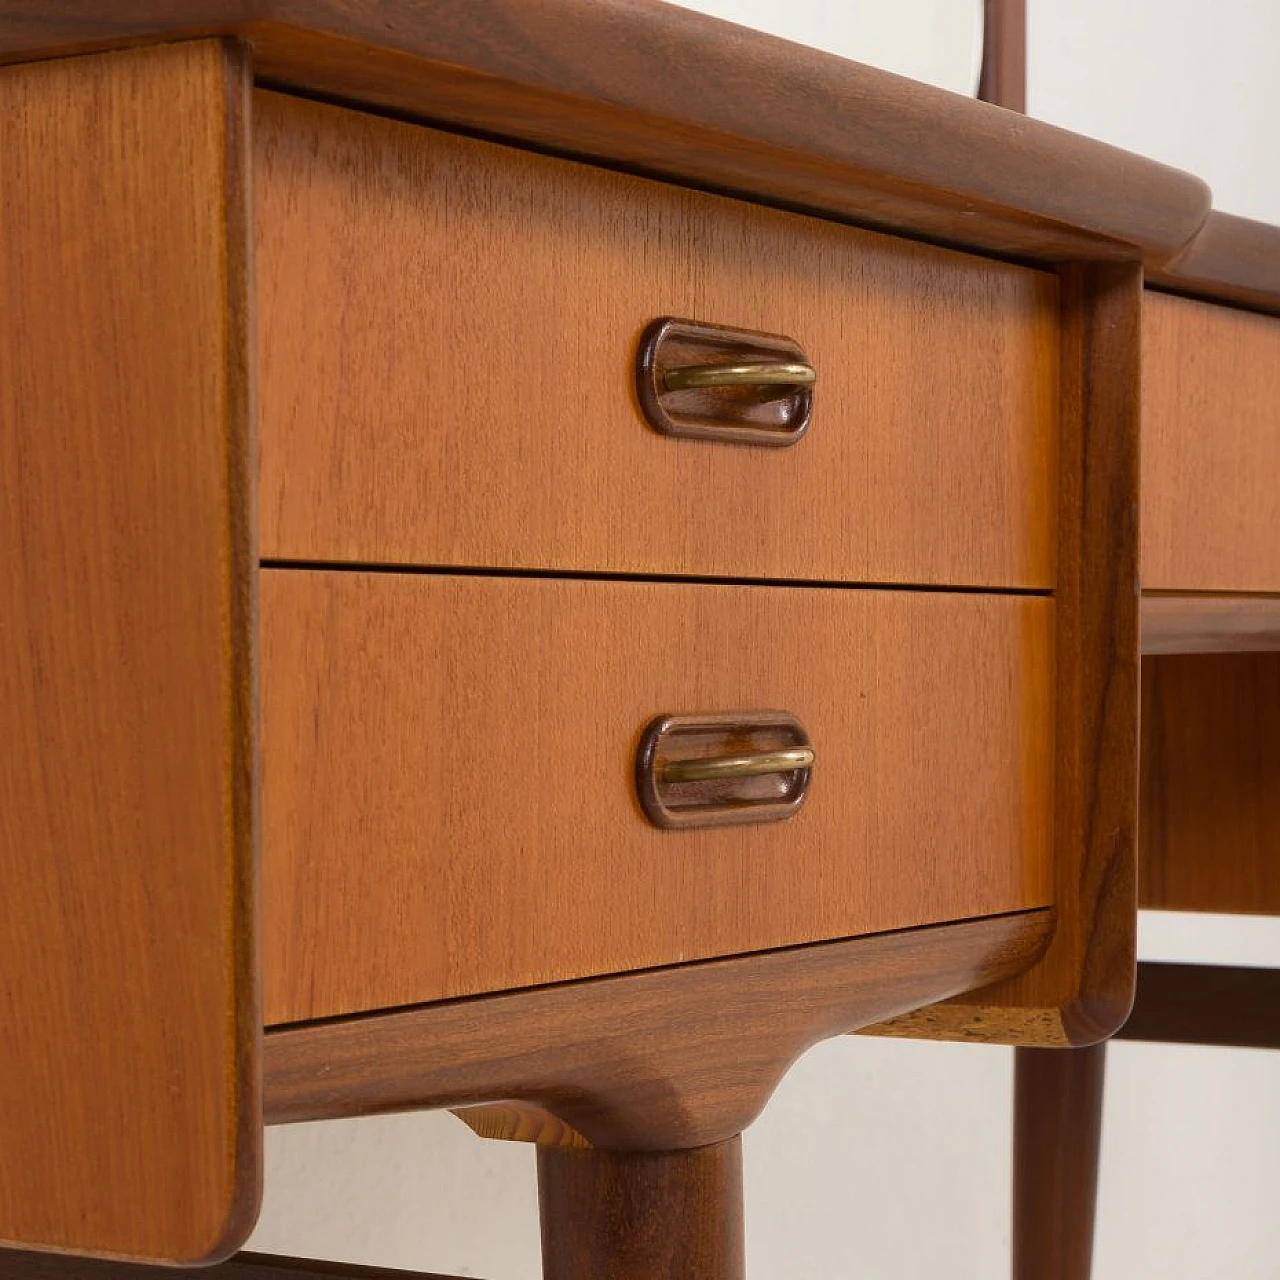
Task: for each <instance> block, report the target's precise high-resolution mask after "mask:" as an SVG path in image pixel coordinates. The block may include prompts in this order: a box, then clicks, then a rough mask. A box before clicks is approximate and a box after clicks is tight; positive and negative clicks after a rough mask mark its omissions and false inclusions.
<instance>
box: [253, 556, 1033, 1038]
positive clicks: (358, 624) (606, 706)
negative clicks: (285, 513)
mask: <svg viewBox="0 0 1280 1280" xmlns="http://www.w3.org/2000/svg"><path fill="white" fill-rule="evenodd" d="M262 578H263V580H262V627H263V656H262V671H263V675H262V719H263V726H262V733H263V751H264V815H265V832H264V851H265V852H264V861H265V868H264V877H265V931H266V960H265V965H266V971H265V979H266V992H265V997H266V1018H267V1022H268V1023H269V1024H278V1023H282V1022H291V1021H296V1020H302V1019H309V1018H320V1017H326V1016H333V1015H338V1014H344V1013H351V1012H355V1011H359V1010H365V1009H373V1008H380V1007H389V1006H396V1005H402V1004H408V1003H416V1002H423V1001H430V1000H438V999H442V998H448V997H453V996H462V995H468V994H472V993H476V992H482V991H493V990H500V989H506V988H512V987H519V986H525V985H531V984H537V983H546V982H556V981H562V980H565V979H571V978H578V977H584V976H588V975H592V974H600V973H612V972H619V971H623V970H628V969H636V968H642V967H648V966H654V965H667V964H676V963H680V962H683V961H688V960H696V959H701V958H706V957H709V956H714V955H725V954H732V953H737V952H745V951H754V950H760V949H765V948H770V947H778V946H785V945H788V944H794V943H801V942H809V941H815V940H818V939H823V938H833V937H844V936H851V935H855V934H860V933H869V932H875V931H879V930H885V929H896V928H904V927H909V926H913V925H920V924H926V923H930V922H935V921H940V920H948V919H958V918H963V917H970V916H979V915H987V914H993V913H997V912H1004V911H1013V910H1020V909H1024V908H1030V907H1038V906H1044V905H1046V904H1047V903H1048V902H1049V859H1050V843H1051V800H1052V797H1051V760H1052V748H1053V744H1052V735H1051V725H1052V723H1053V719H1052V683H1053V681H1052V669H1053V653H1052V622H1053V604H1052V602H1051V601H1050V600H1048V599H1045V598H1039V597H1026V596H998V595H976V594H953V593H944V592H899V591H854V590H840V589H818V588H788V587H759V586H708V585H700V584H682V583H659V582H636V581H625V582H613V581H582V580H561V579H528V578H515V579H512V578H499V577H486V576H446V575H433V574H422V575H399V574H390V573H360V572H344V571H308V570H289V569H279V570H265V571H264V572H263V575H262ZM749 709H760V710H765V709H768V710H786V711H790V712H793V713H794V714H795V715H796V716H797V717H798V718H799V720H800V721H801V722H802V724H803V725H804V727H805V729H806V730H807V731H808V734H809V737H810V740H811V742H812V745H813V748H814V750H815V752H816V763H815V765H814V770H813V776H812V783H811V787H810V794H809V797H808V800H807V803H806V804H805V806H804V807H803V808H802V809H801V810H800V812H799V813H798V814H797V815H796V816H794V817H793V818H791V819H789V820H787V821H785V822H780V823H774V824H770V825H759V826H737V827H720V828H701V829H693V830H679V831H664V830H659V829H657V828H655V827H653V826H652V825H650V824H649V823H648V822H647V820H646V819H645V818H644V816H643V814H642V812H641V810H640V808H639V806H638V803H637V799H636V794H635V783H634V761H635V752H636V748H637V744H638V742H639V739H640V735H641V733H642V731H643V729H644V727H645V726H646V724H647V723H648V722H649V721H650V720H651V719H652V718H653V717H654V716H656V715H660V714H664V713H671V714H679V713H686V712H714V711H726V712H727V711H742V710H749Z"/></svg>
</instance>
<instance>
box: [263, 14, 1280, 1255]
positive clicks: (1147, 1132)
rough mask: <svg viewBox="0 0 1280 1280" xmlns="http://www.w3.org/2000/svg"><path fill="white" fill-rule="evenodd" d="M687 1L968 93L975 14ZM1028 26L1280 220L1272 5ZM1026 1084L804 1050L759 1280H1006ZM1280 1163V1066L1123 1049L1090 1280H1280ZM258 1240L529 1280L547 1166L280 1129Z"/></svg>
mask: <svg viewBox="0 0 1280 1280" xmlns="http://www.w3.org/2000/svg"><path fill="white" fill-rule="evenodd" d="M690 7H696V8H700V9H705V10H706V11H708V12H712V13H715V14H716V15H717V16H719V17H725V18H732V19H734V20H737V21H741V22H744V23H748V24H750V25H756V26H760V27H762V28H766V29H769V30H772V31H773V32H774V33H775V34H782V35H788V36H790V38H793V39H797V40H801V41H804V42H807V43H811V44H815V45H819V46H821V47H824V48H827V49H829V50H831V51H832V52H837V53H841V54H844V55H846V56H849V57H855V58H859V59H861V60H862V61H866V62H872V63H875V64H876V65H880V66H887V67H889V68H890V69H892V70H896V71H899V72H900V73H903V74H908V75H913V76H915V77H916V78H919V79H927V80H929V81H930V82H932V83H935V84H939V85H941V86H944V87H948V88H951V89H953V90H965V91H967V90H970V89H971V88H972V86H973V84H974V83H975V80H976V66H977V62H976V50H977V48H978V44H977V40H978V23H979V21H980V18H979V14H980V10H981V4H980V0H696V3H691V4H690ZM1029 11H1030V12H1029V26H1030V38H1029V57H1028V62H1029V90H1030V92H1029V105H1030V109H1031V111H1032V113H1033V114H1035V115H1038V116H1041V117H1042V118H1044V119H1048V120H1052V121H1054V122H1055V123H1059V124H1062V125H1064V126H1066V127H1069V128H1074V129H1077V130H1079V131H1080V132H1083V133H1088V134H1092V135H1093V136H1095V137H1101V138H1105V139H1106V140H1107V141H1111V142H1115V143H1117V144H1119V145H1122V146H1127V147H1129V148H1131V149H1133V150H1136V151H1140V152H1143V153H1145V154H1148V155H1151V156H1155V157H1157V158H1160V159H1163V160H1166V161H1168V162H1170V163H1173V164H1177V165H1180V166H1181V167H1184V168H1189V169H1191V170H1193V171H1194V172H1197V173H1199V174H1200V175H1201V176H1202V177H1204V178H1206V179H1207V180H1208V181H1209V182H1210V184H1211V185H1212V186H1213V187H1214V189H1215V192H1216V194H1217V203H1218V205H1219V207H1221V208H1225V209H1229V210H1231V211H1232V212H1237V213H1244V214H1247V215H1249V216H1253V217H1258V218H1262V219H1264V220H1267V221H1274V222H1280V165H1278V164H1277V163H1276V160H1277V157H1278V154H1280V153H1278V149H1277V147H1276V143H1275V140H1274V136H1273V134H1274V130H1275V121H1276V120H1277V119H1280V3H1278V2H1277V0H1215V2H1214V3H1212V4H1209V3H1205V2H1204V0H1176V2H1175V0H1030V2H1029ZM1104 32H1105V33H1106V38H1105V40H1102V39H1099V34H1098V33H1104ZM1141 951H1142V954H1143V955H1144V956H1145V957H1147V958H1152V959H1188V960H1217V961H1219V962H1224V963H1256V964H1262V963H1269V964H1277V965H1280V922H1274V921H1247V920H1245V921H1241V920H1227V919H1223V918H1220V917H1214V918H1203V917H1202V918H1196V917H1184V916H1170V915H1148V916H1144V918H1143V921H1142V940H1141ZM1011 1080H1012V1054H1011V1053H1010V1051H1008V1050H1004V1049H996V1048H987V1047H983V1046H971V1045H960V1046H953V1045H935V1044H914V1043H903V1042H897V1041H876V1040H870V1039H860V1038H856V1037H846V1038H843V1039H839V1040H833V1041H830V1042H828V1043H827V1044H824V1045H821V1046H819V1047H818V1048H817V1049H815V1050H813V1051H812V1052H811V1053H809V1054H808V1055H807V1056H806V1057H805V1058H803V1059H802V1060H801V1061H800V1062H799V1063H798V1064H797V1065H796V1067H795V1068H794V1069H793V1070H792V1072H791V1073H790V1075H789V1076H788V1077H787V1079H786V1080H785V1081H784V1082H783V1084H782V1086H781V1087H780V1089H779V1090H778V1092H777V1094H776V1095H775V1097H774V1099H773V1101H772V1102H771V1104H770V1106H769V1107H768V1108H767V1109H766V1111H765V1114H764V1116H763V1117H762V1118H761V1119H760V1120H759V1121H758V1122H757V1123H756V1125H755V1126H753V1128H752V1129H751V1130H750V1131H749V1132H748V1134H747V1136H746V1140H745V1142H746V1162H747V1175H746V1176H747V1184H746V1193H747V1234H748V1240H747V1247H748V1254H749V1259H750V1268H751V1274H752V1276H754V1277H756V1280H836V1278H837V1277H853V1276H857V1277H859V1280H920V1278H922V1277H925V1276H941V1275H945V1276H947V1277H949V1278H950V1280H998V1278H999V1277H1001V1276H1004V1275H1007V1273H1008V1262H1007V1259H1008V1250H1009V1111H1010V1093H1011ZM1277 1151H1280V1054H1274V1055H1268V1054H1264V1053H1254V1052H1248V1051H1240V1050H1214V1049H1199V1048H1179V1047H1170V1046H1150V1045H1130V1044H1119V1045H1114V1046H1112V1047H1111V1049H1110V1050H1109V1071H1108V1081H1107V1100H1106V1112H1105V1120H1104V1134H1103V1155H1102V1181H1101V1203H1100V1211H1099V1221H1098V1241H1097V1254H1096V1264H1095V1277H1096V1280H1136V1278H1139V1277H1147V1276H1159V1277H1161V1278H1162V1280H1217V1278H1222V1280H1227V1278H1230V1280H1263V1278H1264V1277H1265V1278H1268V1280H1269V1278H1271V1277H1274V1276H1277V1275H1280V1262H1277V1259H1280V1213H1278V1212H1277V1211H1276V1210H1275V1205H1276V1204H1277V1203H1280V1160H1277V1159H1276V1152H1277ZM250 1247H251V1248H256V1249H262V1250H265V1251H269V1252H278V1253H293V1254H297V1255H301V1256H309V1257H318V1258H329V1259H334V1260H341V1261H350V1262H365V1263H370V1264H378V1265H383V1266H393V1267H405V1268H410V1269H420V1270H425V1269H432V1270H440V1271H447V1272H453V1273H456V1274H457V1275H460V1276H482V1277H486V1278H487V1280H535V1278H536V1277H537V1276H538V1275H539V1267H538V1262H537V1259H538V1223H537V1204H536V1198H535V1194H534V1164H533V1152H532V1150H531V1149H530V1148H528V1147H525V1146H522V1145H517V1144H508V1143H491V1142H490V1143H486V1142H481V1141H480V1140H479V1139H476V1138H473V1137H472V1136H471V1134H470V1133H469V1131H467V1130H466V1129H464V1128H463V1126H462V1125H461V1124H460V1123H459V1122H458V1121H456V1120H454V1119H452V1118H451V1117H449V1116H442V1115H417V1116H397V1117H381V1118H376V1119H367V1120H358V1121H341V1122H334V1123H328V1124H318V1125H299V1126H293V1127H289V1128H282V1129H273V1130H270V1131H269V1132H268V1137H267V1187H266V1200H265V1205H264V1210H263V1215H262V1220H261V1223H260V1225H259V1227H258V1230H257V1232H256V1233H255V1235H254V1238H253V1240H252V1242H251V1245H250ZM591 1280H607V1278H606V1277H599V1278H594V1277H593V1278H591ZM691 1280H695V1278H691Z"/></svg>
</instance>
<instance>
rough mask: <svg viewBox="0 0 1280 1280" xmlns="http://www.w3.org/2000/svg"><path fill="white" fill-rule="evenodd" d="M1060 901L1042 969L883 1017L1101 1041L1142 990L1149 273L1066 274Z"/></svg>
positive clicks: (918, 1027) (980, 1034)
mask: <svg viewBox="0 0 1280 1280" xmlns="http://www.w3.org/2000/svg"><path fill="white" fill-rule="evenodd" d="M1062 283H1063V295H1064V298H1063V303H1064V305H1063V356H1062V366H1063V401H1062V463H1063V470H1062V490H1061V507H1060V517H1059V518H1060V525H1059V546H1060V548H1061V555H1060V566H1059V587H1058V591H1057V593H1056V607H1057V648H1056V651H1057V687H1056V698H1057V702H1056V712H1055V719H1056V725H1057V727H1056V742H1057V746H1056V757H1055V763H1056V779H1055V827H1054V868H1055V870H1054V904H1055V906H1056V907H1057V911H1058V928H1057V932H1056V933H1055V935H1054V939H1053V943H1052V944H1051V946H1050V947H1049V949H1048V951H1047V952H1046V953H1045V956H1044V958H1043V959H1042V960H1041V961H1040V963H1039V964H1037V965H1036V966H1035V967H1034V968H1033V969H1031V970H1030V971H1029V972H1028V973H1027V974H1025V975H1024V976H1022V977H1019V978H1017V979H1015V980H1014V981H1013V982H1011V983H1006V984H1004V985H1002V986H1000V987H996V988H992V989H991V990H989V991H984V992H980V993H977V994H976V995H974V996H966V997H963V998H962V999H961V1000H960V1001H958V1002H955V1003H952V1004H948V1005H939V1006H937V1007H935V1008H933V1009H925V1010H922V1011H921V1012H920V1013H919V1014H915V1015H911V1016H909V1017H907V1018H904V1019H900V1020H898V1021H896V1022H895V1023H892V1024H888V1025H886V1026H882V1027H879V1028H875V1030H876V1031H877V1032H878V1033H883V1034H891V1035H911V1036H925V1037H932V1038H944V1039H966V1040H992V1041H999V1042H1002V1043H1012V1044H1024V1045H1031V1046H1034V1045H1053V1044H1088V1043H1091V1042H1093V1041H1095V1040H1099V1039H1102V1038H1104V1037H1105V1036H1108V1035H1110V1034H1111V1033H1112V1032H1113V1031H1115V1029H1116V1028H1117V1027H1118V1026H1119V1025H1120V1024H1121V1023H1122V1022H1123V1021H1124V1019H1125V1016H1126V1014H1127V1013H1128V1011H1129V1007H1130V1005H1131V1004H1132V1001H1133V982H1134V967H1135V964H1136V954H1135V947H1136V932H1137V901H1136V896H1137V884H1136V881H1137V849H1136V843H1137V837H1136V832H1135V827H1136V822H1137V800H1138V796H1137V793H1138V758H1137V757H1138V670H1139V666H1138V664H1139V657H1138V588H1137V567H1138V566H1137V559H1138V528H1137V506H1138V502H1137V499H1138V487H1137V486H1138V413H1139V396H1138V369H1139V335H1140V318H1141V317H1140V309H1141V305H1142V279H1141V272H1140V271H1139V270H1138V269H1137V268H1136V267H1133V266H1128V265H1105V266H1104V265H1099V266H1091V267H1073V268H1067V269H1066V270H1065V271H1064V273H1063V282H1062Z"/></svg>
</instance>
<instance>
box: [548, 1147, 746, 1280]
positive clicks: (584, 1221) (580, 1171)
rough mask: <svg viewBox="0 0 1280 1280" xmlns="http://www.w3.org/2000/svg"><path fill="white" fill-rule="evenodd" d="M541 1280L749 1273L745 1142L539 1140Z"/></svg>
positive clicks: (732, 1277)
mask: <svg viewBox="0 0 1280 1280" xmlns="http://www.w3.org/2000/svg"><path fill="white" fill-rule="evenodd" d="M538 1195H539V1199H540V1202H541V1209H542V1268H543V1280H587V1278H588V1277H589V1278H590V1280H606V1277H607V1280H744V1277H745V1275H746V1264H745V1261H744V1251H743V1242H742V1141H741V1139H740V1138H731V1139H730V1140H729V1141H728V1142H720V1143H717V1144H716V1145H715V1146H710V1147H697V1148H695V1149H694V1150H692V1151H661V1152H649V1151H596V1150H589V1151H582V1150H574V1149H571V1148H564V1147H539V1148H538Z"/></svg>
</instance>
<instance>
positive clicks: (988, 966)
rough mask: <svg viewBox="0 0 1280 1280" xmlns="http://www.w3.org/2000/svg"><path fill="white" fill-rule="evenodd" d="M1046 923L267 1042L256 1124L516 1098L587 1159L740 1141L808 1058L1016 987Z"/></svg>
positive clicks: (1008, 919) (426, 1011)
mask: <svg viewBox="0 0 1280 1280" xmlns="http://www.w3.org/2000/svg"><path fill="white" fill-rule="evenodd" d="M1052 931H1053V923H1052V912H1050V911H1035V912H1024V913H1018V914H1014V915H1008V916H997V917H995V918H993V919H988V920H969V921H963V922H961V923H959V924H946V925H937V926H934V927H932V928H928V929H913V930H907V931H905V932H901V933H887V934H877V935H874V936H872V937H866V938H854V939H850V940H846V941H841V942H826V943H819V944H817V945H815V946H811V947H793V948H789V949H787V950H782V951H767V952H763V953H761V954H758V955H753V956H740V957H736V958H733V959H728V960H710V961H706V962H704V963H701V964H691V965H680V966H677V967H674V968H669V969H655V970H650V971H648V972H646V973H638V974H625V975H622V976H617V977H609V978H597V979H589V980H587V981H585V982H573V983H564V984H561V985H558V986H551V987H543V988H540V989H537V990H533V991H522V992H515V993H510V994H501V995H491V996H480V997H477V998H474V999H470V1000H455V1001H451V1002H449V1003H445V1004H436V1005H426V1006H423V1007H420V1008H417V1009H400V1010H394V1011H391V1012H389V1013H381V1014H367V1015H364V1016H362V1017H356V1018H346V1019H339V1020H336V1021H332V1022H322V1023H312V1024H309V1025H304V1026H297V1027H286V1028H278V1029H275V1030H269V1031H268V1032H267V1036H266V1045H265V1051H264V1054H265V1056H264V1068H265V1107H266V1116H267V1121H268V1123H288V1122H290V1121H295V1120H319V1119H327V1118H331V1117H335V1116H348V1115H365V1114H370V1113H372V1112H387V1111H408V1110H414V1109H417V1108H421V1107H457V1106H467V1105H470V1104H472V1103H477V1102H485V1101H489V1100H491V1099H501V1098H516V1099H522V1100H525V1101H529V1102H533V1103H535V1104H537V1105H539V1106H542V1107H543V1108H545V1109H546V1110H547V1111H549V1112H551V1113H552V1114H553V1115H555V1116H557V1117H559V1118H560V1119H561V1120H563V1121H564V1122H565V1123H566V1124H568V1125H570V1126H571V1127H572V1128H574V1129H575V1130H577V1131H578V1132H579V1133H580V1134H582V1135H583V1137H585V1138H586V1140H587V1141H588V1142H590V1143H592V1144H593V1145H594V1146H597V1147H602V1148H607V1149H613V1150H650V1151H654V1150H656V1151H664V1150H679V1149H681V1148H685V1147H697V1146H707V1145H710V1144H712V1143H715V1142H722V1141H724V1140H726V1139H728V1138H731V1137H733V1136H734V1135H735V1134H738V1133H741V1132H742V1130H743V1129H744V1128H746V1126H747V1125H748V1124H750V1123H751V1121H752V1120H753V1119H754V1118H755V1116H756V1115H757V1114H758V1113H759V1111H760V1109H761V1107H763V1106H764V1103H765V1102H766V1100H767V1099H768V1097H769V1095H770V1093H771V1092H772V1091H773V1088H774V1086H775V1085H776V1084H777V1082H778V1080H779V1079H780V1078H781V1076H782V1074H783V1073H784V1072H785V1071H786V1070H787V1068H788V1067H789V1066H790V1065H791V1063H792V1062H793V1061H795V1059H796V1058H797V1057H798V1056H799V1055H800V1054H801V1053H802V1052H803V1051H804V1050H805V1049H806V1048H808V1047H809V1046H811V1045H813V1044H816V1043H817V1042H818V1041H819V1040H822V1039H825V1038H827V1037H828V1036H833V1035H840V1034H842V1033H843V1032H846V1031H851V1030H853V1029H854V1028H855V1027H857V1026H860V1025H863V1024H865V1023H868V1022H874V1021H876V1020H877V1019H882V1018H887V1017H889V1016H891V1015H892V1014H894V1013H899V1012H902V1011H904V1010H907V1009H912V1008H916V1007H918V1006H920V1005H923V1004H927V1003H928V1002H930V1001H932V1000H939V999H942V998H943V997H944V996H947V995H953V994H955V993H956V992H958V991H963V990H967V989H969V988H972V987H977V986H981V985H984V984H987V983H990V982H992V981H994V980H996V979H997V978H999V977H1002V976H1006V975H1009V974H1014V973H1018V972H1020V971H1022V970H1023V969H1025V968H1026V967H1027V966H1028V965H1030V964H1031V963H1033V962H1034V960H1035V958H1036V956H1038V955H1039V954H1040V952H1041V951H1042V950H1043V948H1044V946H1045V944H1046V942H1047V941H1048V938H1049V935H1050V934H1051V933H1052Z"/></svg>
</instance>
